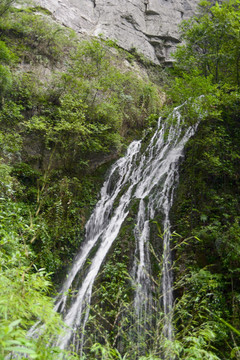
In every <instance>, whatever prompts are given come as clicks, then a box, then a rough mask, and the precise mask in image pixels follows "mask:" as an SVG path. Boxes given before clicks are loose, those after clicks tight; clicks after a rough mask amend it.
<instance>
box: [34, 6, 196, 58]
mask: <svg viewBox="0 0 240 360" xmlns="http://www.w3.org/2000/svg"><path fill="white" fill-rule="evenodd" d="M35 2H36V3H37V4H38V5H40V6H42V7H44V8H47V9H48V10H50V11H51V12H52V13H53V15H54V17H55V18H56V19H57V20H59V21H60V22H61V23H63V24H64V25H66V26H69V27H71V28H73V29H74V30H76V31H78V32H79V33H87V34H89V35H99V34H103V35H104V36H105V37H107V38H110V39H114V40H117V42H118V44H119V45H120V46H121V47H123V48H124V49H126V50H130V49H131V48H136V49H137V51H139V52H141V53H143V54H144V55H145V56H146V57H148V58H149V59H151V60H152V61H153V62H155V63H168V62H169V61H170V62H171V52H172V51H173V50H174V48H175V47H176V45H177V44H178V43H179V34H178V25H179V23H180V22H181V21H182V20H183V19H187V18H189V16H191V15H192V14H193V12H194V10H195V9H196V5H197V3H198V1H197V0H35Z"/></svg>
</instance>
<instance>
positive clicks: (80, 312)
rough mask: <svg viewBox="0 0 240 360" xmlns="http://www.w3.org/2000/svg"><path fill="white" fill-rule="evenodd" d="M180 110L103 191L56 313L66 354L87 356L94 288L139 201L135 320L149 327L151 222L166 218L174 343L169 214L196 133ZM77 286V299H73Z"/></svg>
mask: <svg viewBox="0 0 240 360" xmlns="http://www.w3.org/2000/svg"><path fill="white" fill-rule="evenodd" d="M179 110H180V109H179V108H176V109H175V110H174V112H173V113H172V115H171V121H172V125H170V120H169V119H168V120H167V121H165V122H163V121H162V120H161V119H160V120H159V122H158V127H157V130H156V132H155V133H154V135H153V137H152V138H151V140H150V142H149V145H148V146H147V145H146V144H144V143H143V142H142V141H134V142H132V143H131V144H130V146H129V148H128V150H127V153H126V155H125V156H124V157H122V158H120V159H119V160H118V161H117V162H116V163H115V164H114V165H113V166H112V168H111V169H110V173H109V175H108V178H107V179H106V181H105V183H104V184H103V187H102V189H101V196H100V200H99V201H98V203H97V205H96V207H95V209H94V211H93V213H92V215H91V217H90V219H89V220H88V222H87V224H86V229H85V233H86V236H85V240H84V242H83V245H82V247H81V249H80V251H79V254H78V255H77V257H76V260H75V261H74V263H73V266H72V268H71V270H70V272H69V274H68V276H67V278H66V281H65V283H64V284H63V286H62V290H61V292H60V293H59V296H58V298H57V300H56V306H55V309H56V311H59V312H61V313H62V314H63V318H64V321H65V323H66V324H67V326H68V329H67V331H66V333H65V334H64V336H62V337H61V338H60V339H59V341H58V344H57V345H58V346H59V347H60V348H62V349H68V348H69V346H70V345H71V347H72V348H73V349H74V350H75V351H76V352H78V353H80V354H81V352H82V347H83V343H84V331H85V327H86V323H87V320H88V316H89V304H90V303H91V296H92V290H93V284H94V281H95V279H96V277H97V275H98V273H99V270H100V268H101V266H102V265H103V263H104V260H105V258H106V256H107V254H108V252H109V250H110V248H111V247H112V245H113V243H114V240H115V239H116V237H117V235H118V233H119V231H120V229H121V226H122V224H123V223H124V220H125V219H126V217H127V215H128V213H129V207H130V203H131V201H132V199H139V208H138V213H137V217H136V221H135V223H136V225H135V229H134V238H135V242H136V250H135V260H134V264H133V267H132V278H133V283H134V288H135V295H134V309H135V316H136V318H137V319H138V321H139V323H140V322H142V323H143V324H148V326H150V325H149V324H150V323H151V319H150V318H151V309H152V302H153V299H152V295H151V294H152V289H151V287H152V284H151V281H150V274H151V264H150V257H151V256H150V250H149V238H150V220H151V219H154V217H155V215H156V213H157V212H158V213H159V212H161V214H162V217H163V224H162V226H163V233H164V237H163V254H162V258H163V265H162V297H163V309H164V314H165V315H166V319H167V320H166V321H165V325H164V335H165V336H166V337H167V338H168V339H170V340H171V339H172V337H173V329H172V322H171V314H172V308H173V292H172V273H171V266H172V259H171V251H170V236H171V235H170V220H169V212H170V209H171V206H172V203H173V195H174V190H175V187H176V184H177V180H178V164H179V159H180V158H181V157H182V155H183V149H184V145H185V144H186V142H187V141H188V139H189V138H190V137H191V136H192V135H193V134H194V131H195V129H194V127H186V126H184V124H182V120H181V116H180V112H179ZM144 147H146V148H145V150H144V149H143V148H144ZM76 285H77V286H78V288H77V293H76V294H74V296H72V297H71V296H69V295H68V294H69V293H70V292H71V289H72V288H76ZM141 328H142V326H141ZM140 331H141V329H140V328H139V332H140Z"/></svg>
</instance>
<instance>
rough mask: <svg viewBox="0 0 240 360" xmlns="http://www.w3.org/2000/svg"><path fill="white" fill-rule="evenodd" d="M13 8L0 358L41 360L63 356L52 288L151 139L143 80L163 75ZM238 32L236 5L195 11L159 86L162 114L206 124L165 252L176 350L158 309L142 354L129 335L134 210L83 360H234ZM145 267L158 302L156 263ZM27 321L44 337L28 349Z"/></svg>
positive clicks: (0, 104) (3, 141) (4, 152)
mask: <svg viewBox="0 0 240 360" xmlns="http://www.w3.org/2000/svg"><path fill="white" fill-rule="evenodd" d="M12 3H13V1H11V0H0V157H1V163H0V216H1V224H0V232H1V239H0V275H1V277H0V294H1V296H0V359H4V358H6V356H7V355H8V354H11V353H12V352H15V354H19V358H20V359H24V358H26V356H27V355H28V356H29V358H32V359H41V360H43V359H49V360H51V359H59V358H61V356H62V355H61V351H60V350H59V349H58V348H57V347H56V348H52V347H51V346H50V347H48V345H49V343H50V339H51V342H52V341H53V339H54V337H57V336H58V334H59V333H60V332H61V331H62V329H63V328H64V325H63V324H62V322H61V319H60V318H59V316H58V315H57V314H55V312H54V311H53V301H52V300H51V298H50V296H49V295H50V294H51V295H54V293H55V292H56V289H53V286H52V280H53V279H54V283H55V284H59V283H60V282H61V278H62V277H63V274H64V271H65V270H66V268H67V266H68V265H69V263H71V260H72V258H73V256H74V254H75V252H76V250H77V249H78V247H79V245H80V243H81V239H82V236H83V226H84V224H85V222H86V219H87V217H88V215H89V213H90V211H91V209H92V208H93V206H94V204H95V203H96V200H97V193H98V190H99V188H100V186H101V183H102V179H103V176H104V173H105V171H106V169H107V167H108V166H109V164H110V163H111V161H113V160H114V159H115V158H117V157H118V156H119V155H120V154H121V153H122V152H123V151H124V150H125V148H126V145H127V144H128V143H129V141H131V139H133V138H136V137H140V136H141V135H142V132H143V131H144V130H146V129H148V131H147V132H146V133H150V132H151V129H152V127H154V125H155V123H156V118H157V114H159V113H160V110H161V106H162V103H161V93H160V89H159V87H158V86H157V85H156V84H154V83H153V82H152V81H150V80H149V78H150V79H153V78H158V79H159V78H162V70H161V69H160V68H157V67H155V66H153V65H151V64H149V63H147V62H146V61H145V60H144V59H143V58H142V57H141V56H139V54H135V55H131V54H128V53H126V52H124V51H123V50H121V49H119V48H118V47H117V45H116V43H114V42H112V41H105V40H103V39H101V38H100V39H90V38H89V39H86V38H85V39H83V38H79V37H77V36H76V34H74V32H72V31H70V30H69V29H66V28H63V27H61V26H59V25H58V24H56V23H55V22H54V21H53V20H52V19H51V17H50V14H49V13H48V12H47V11H46V10H44V9H41V8H39V7H20V8H18V9H16V8H12V7H11V5H12ZM239 28H240V3H239V0H233V1H232V0H231V1H230V2H224V3H222V4H218V3H216V4H215V5H213V4H212V3H208V2H202V4H201V6H200V7H199V13H198V14H197V15H196V16H195V17H194V18H192V19H190V20H189V21H187V22H184V23H183V25H182V28H181V31H182V36H183V40H184V45H182V46H180V47H179V49H178V50H177V52H176V53H175V59H176V63H175V65H174V67H173V68H172V69H168V71H166V74H167V75H165V80H166V77H167V83H166V84H165V85H166V92H167V93H168V101H167V103H166V106H165V109H164V111H163V116H164V114H165V113H168V112H169V111H170V109H171V108H172V107H173V106H176V105H179V104H182V103H184V105H183V107H182V111H183V113H184V116H185V119H186V123H187V124H190V125H191V124H193V123H195V122H196V121H198V120H199V117H198V114H199V109H201V114H202V117H201V122H200V123H199V125H198V131H197V133H196V135H195V136H194V138H193V139H192V140H190V142H189V143H188V145H187V148H186V156H185V161H184V163H183V164H182V166H181V173H180V183H179V188H178V192H177V194H176V201H175V205H174V208H173V211H172V223H173V224H174V230H175V231H176V232H177V233H179V234H181V236H178V235H175V236H173V241H172V243H173V245H172V247H173V249H174V250H173V251H174V254H175V259H176V261H175V263H174V265H173V266H174V272H175V286H174V287H175V298H176V301H175V308H174V318H173V321H174V325H175V328H176V329H177V330H176V334H175V339H174V341H168V340H166V339H165V338H164V336H162V328H163V324H164V319H163V314H162V310H161V307H159V308H157V311H156V319H154V323H155V327H154V329H147V330H148V333H147V342H146V337H144V338H143V340H142V345H141V346H142V348H143V349H144V351H143V352H141V351H140V352H139V349H138V348H137V346H138V345H136V343H134V341H133V339H134V336H133V337H130V336H129V330H128V329H129V328H130V325H129V319H131V316H132V311H133V309H132V307H131V291H132V289H131V286H130V285H129V284H130V282H129V274H128V270H129V266H128V264H129V254H130V252H131V246H132V245H130V244H131V237H132V233H131V231H130V230H132V228H131V227H132V226H133V225H132V222H133V221H134V209H133V210H132V212H131V213H130V215H129V218H128V219H127V222H128V223H129V224H126V226H125V228H124V229H122V233H121V234H120V235H119V237H118V239H117V242H116V245H115V248H114V249H113V250H112V253H111V258H109V261H108V263H107V265H106V266H105V267H104V269H103V270H102V273H101V275H100V277H99V279H98V284H97V286H96V290H95V291H96V292H95V295H94V296H95V304H94V307H93V308H92V310H91V316H90V321H89V325H88V327H89V329H90V331H91V334H92V335H91V336H89V340H88V342H89V344H88V346H89V355H88V358H89V359H119V360H120V359H131V360H132V359H135V358H139V359H140V355H138V354H139V353H140V354H141V353H144V354H145V356H142V357H141V359H148V360H151V359H152V360H157V359H160V358H162V353H163V352H164V353H165V357H164V359H179V360H180V359H184V360H186V359H188V360H200V359H209V360H219V359H221V360H230V359H240V347H239V345H240V338H239V336H240V327H239V313H240V308H239V299H240V283H239V275H240V274H239V272H240V264H239V259H240V256H239V255H240V247H239V233H240V224H239V208H240V202H239V198H240V179H239V174H240V168H239V167H240V152H239V142H240V128H239V116H240V94H239V82H240V78H239V76H240V32H239ZM136 57H137V58H138V59H139V60H140V61H141V63H144V64H145V68H144V67H143V65H138V67H137V65H135V66H134V67H133V69H136V68H137V69H140V70H141V71H144V74H145V73H146V74H145V75H141V76H140V74H137V75H136V72H135V73H133V71H132V70H131V64H132V63H133V62H134V61H135V59H136ZM126 62H127V65H124V63H126ZM135 71H136V70H135ZM147 72H148V75H149V76H147ZM159 74H160V76H159ZM147 139H148V137H147V136H146V141H147ZM133 207H134V206H133ZM152 227H153V230H154V229H155V237H156V238H157V239H158V238H159V237H160V238H161V236H162V234H161V226H159V227H158V234H157V229H156V226H155V224H153V225H152ZM127 243H128V244H129V248H127V246H126V244H127ZM153 245H154V241H153ZM126 249H127V250H126ZM152 256H153V264H154V267H155V269H154V271H153V275H156V277H155V279H154V281H155V285H156V289H158V291H157V292H156V293H155V296H156V300H157V301H156V303H159V297H160V296H161V295H160V294H159V291H160V288H161V284H160V283H161V276H160V272H161V261H162V259H161V256H159V254H157V253H156V252H154V249H153V255H152ZM102 309H104V314H103V312H102ZM37 320H39V321H40V322H41V323H43V324H44V325H43V326H42V328H41V329H42V331H41V334H40V335H39V336H38V338H37V339H35V338H34V337H33V338H29V337H27V331H28V329H29V328H30V327H31V326H32V325H33V324H34V323H35V322H36V321H37ZM138 326H139V324H138ZM140 326H141V324H140ZM131 331H133V332H134V328H133V329H131ZM99 334H100V335H99ZM119 337H121V339H122V340H121V344H120V345H119V344H117V339H119ZM117 348H118V350H117ZM124 353H125V355H124ZM65 356H66V358H67V359H74V358H79V357H78V356H77V355H75V354H74V353H72V354H70V353H68V354H66V355H65ZM9 358H11V355H9Z"/></svg>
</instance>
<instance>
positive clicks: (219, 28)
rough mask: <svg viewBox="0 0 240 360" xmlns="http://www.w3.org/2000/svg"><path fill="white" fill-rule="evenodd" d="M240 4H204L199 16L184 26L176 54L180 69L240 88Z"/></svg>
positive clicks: (200, 6) (231, 1)
mask: <svg viewBox="0 0 240 360" xmlns="http://www.w3.org/2000/svg"><path fill="white" fill-rule="evenodd" d="M239 29H240V2H239V0H230V1H226V2H223V3H221V4H219V3H218V2H216V3H215V4H214V5H212V3H210V2H208V1H202V2H201V3H200V5H199V13H198V15H197V16H195V17H193V18H192V19H190V20H188V21H185V22H183V24H182V26H181V31H182V39H183V41H184V42H185V45H182V46H181V47H180V48H179V49H178V50H177V52H176V54H175V57H176V59H177V63H178V70H180V71H186V72H188V73H189V72H190V73H191V72H192V71H193V70H196V69H198V70H199V71H200V73H201V75H203V76H205V77H208V76H212V78H213V81H214V82H215V83H218V84H223V83H226V82H227V83H229V84H231V85H237V86H239V81H240V79H239V66H240V30H239Z"/></svg>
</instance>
